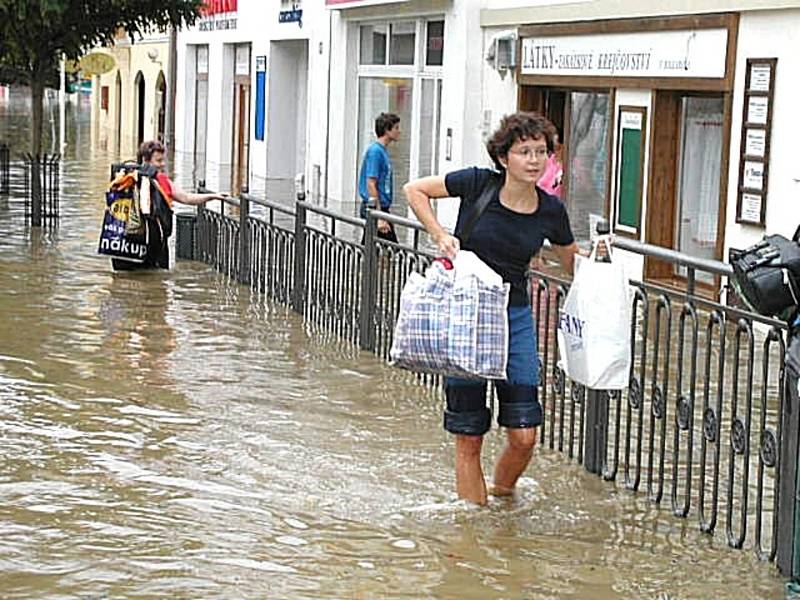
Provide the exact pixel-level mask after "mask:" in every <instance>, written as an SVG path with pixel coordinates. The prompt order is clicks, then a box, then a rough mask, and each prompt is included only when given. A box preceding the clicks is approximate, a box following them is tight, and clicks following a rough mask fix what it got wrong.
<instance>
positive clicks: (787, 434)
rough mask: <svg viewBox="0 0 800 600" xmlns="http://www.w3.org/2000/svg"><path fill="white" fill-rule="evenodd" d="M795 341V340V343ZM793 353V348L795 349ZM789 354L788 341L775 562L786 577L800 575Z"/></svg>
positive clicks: (798, 440) (796, 416)
mask: <svg viewBox="0 0 800 600" xmlns="http://www.w3.org/2000/svg"><path fill="white" fill-rule="evenodd" d="M795 343H797V342H795ZM795 352H796V351H795ZM795 360H796V359H794V357H793V356H792V343H791V341H790V342H789V345H788V350H787V352H786V366H785V369H784V384H783V411H782V413H781V424H780V428H781V442H780V473H779V489H778V524H777V528H776V534H777V537H778V547H777V555H776V557H775V562H776V564H777V565H778V569H779V570H780V572H781V573H783V574H784V575H786V576H789V577H794V578H796V579H797V578H800V565H798V563H800V547H798V546H799V545H800V541H798V537H800V523H798V520H800V511H798V510H797V500H798V498H800V489H799V488H800V479H798V477H797V475H798V472H797V471H798V469H797V464H798V450H800V437H798V436H799V434H798V431H800V401H798V389H797V386H798V375H799V374H800V373H798V368H800V365H797V364H795Z"/></svg>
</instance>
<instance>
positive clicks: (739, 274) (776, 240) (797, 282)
mask: <svg viewBox="0 0 800 600" xmlns="http://www.w3.org/2000/svg"><path fill="white" fill-rule="evenodd" d="M798 236H800V228H798V230H797V231H796V232H795V234H794V237H793V239H791V240H789V239H786V238H785V237H783V236H782V235H768V236H765V237H764V239H763V240H761V241H760V242H759V243H758V244H755V245H754V246H751V247H749V248H747V249H745V250H737V251H734V252H732V255H731V266H732V267H733V278H732V281H733V284H734V287H735V288H736V290H737V291H738V292H739V296H740V297H741V298H742V300H744V301H745V303H746V304H747V305H748V307H749V308H750V309H751V310H753V311H754V312H757V313H759V314H762V315H765V316H770V317H771V316H777V315H780V314H781V313H783V312H784V311H786V309H789V308H797V307H800V244H798V243H797V239H798Z"/></svg>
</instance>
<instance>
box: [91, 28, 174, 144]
mask: <svg viewBox="0 0 800 600" xmlns="http://www.w3.org/2000/svg"><path fill="white" fill-rule="evenodd" d="M96 52H103V53H106V54H109V55H110V56H111V57H112V58H113V59H114V67H113V68H112V69H111V70H110V71H108V72H106V73H103V74H102V75H95V76H94V77H93V78H92V135H93V136H95V139H96V142H97V145H98V147H101V148H106V149H108V150H109V151H110V152H111V154H112V155H113V156H114V157H116V158H118V159H127V158H134V157H135V155H136V148H137V147H138V145H139V144H140V143H141V142H142V141H145V140H151V139H158V140H161V141H163V140H164V133H165V127H166V104H167V73H168V64H167V61H168V57H169V36H168V35H167V34H166V33H164V34H154V35H150V36H147V37H145V38H143V39H142V40H139V41H136V42H134V43H131V40H130V38H129V37H128V36H127V35H125V34H121V35H120V36H119V37H118V38H117V41H116V43H115V45H114V46H112V47H110V48H102V49H98V50H96Z"/></svg>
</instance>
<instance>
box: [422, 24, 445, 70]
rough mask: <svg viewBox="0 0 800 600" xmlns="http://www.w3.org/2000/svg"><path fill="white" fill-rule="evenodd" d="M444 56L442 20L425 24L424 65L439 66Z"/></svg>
mask: <svg viewBox="0 0 800 600" xmlns="http://www.w3.org/2000/svg"><path fill="white" fill-rule="evenodd" d="M443 57H444V21H428V22H427V23H426V24H425V65H426V66H428V67H441V66H442V59H443Z"/></svg>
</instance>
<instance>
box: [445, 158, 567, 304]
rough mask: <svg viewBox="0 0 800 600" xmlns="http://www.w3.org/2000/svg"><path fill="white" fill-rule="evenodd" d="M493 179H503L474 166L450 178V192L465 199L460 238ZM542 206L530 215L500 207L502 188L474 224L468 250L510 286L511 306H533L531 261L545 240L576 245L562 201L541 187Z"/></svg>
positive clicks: (466, 245) (447, 182)
mask: <svg viewBox="0 0 800 600" xmlns="http://www.w3.org/2000/svg"><path fill="white" fill-rule="evenodd" d="M492 177H498V175H497V174H496V173H495V172H494V171H491V170H489V169H479V168H477V167H471V168H468V169H461V170H459V171H453V172H452V173H448V174H447V175H446V176H445V179H444V184H445V187H446V188H447V193H448V194H450V196H453V197H460V198H461V206H460V207H459V211H458V221H457V223H456V237H458V236H459V233H460V232H461V231H462V229H463V228H464V223H465V221H466V220H467V219H469V216H470V215H471V214H472V211H473V210H474V209H475V202H476V201H477V200H478V198H479V197H480V195H481V192H482V191H483V188H484V187H485V186H486V185H487V184H488V183H489V181H490V179H491V178H492ZM536 191H537V193H538V195H539V207H538V208H537V209H536V212H533V213H530V214H525V213H518V212H515V211H513V210H511V209H508V208H506V207H505V206H503V205H502V204H501V203H500V194H499V187H498V191H497V192H496V193H495V194H494V197H493V198H492V199H491V201H490V202H489V205H488V206H487V207H486V210H484V212H483V214H481V216H480V217H479V218H478V220H477V222H476V223H475V225H474V227H473V229H472V233H471V234H470V236H469V239H468V240H467V242H466V243H462V245H461V247H462V248H463V249H464V250H471V251H472V252H474V253H475V254H477V255H478V256H479V257H480V258H481V259H482V260H483V261H484V262H485V263H486V264H487V265H489V266H490V267H491V268H492V269H494V270H495V271H496V272H497V273H498V274H499V275H500V276H501V277H502V278H503V281H507V282H508V283H510V284H511V295H510V298H509V304H510V305H511V306H525V305H527V304H528V303H529V300H528V294H527V292H526V287H527V285H526V279H525V272H526V271H527V269H528V263H530V260H531V258H532V257H533V255H534V254H536V253H537V252H538V251H539V249H540V248H541V247H542V244H543V243H544V240H545V239H547V240H550V243H551V244H555V245H557V246H568V245H569V244H571V243H572V242H573V241H574V239H575V238H574V237H573V235H572V230H571V229H570V226H569V217H568V216H567V210H566V208H565V207H564V205H563V204H562V203H561V200H559V199H558V198H556V197H555V196H551V195H550V194H548V193H547V192H544V191H543V190H541V189H539V188H538V187H537V188H536Z"/></svg>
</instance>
